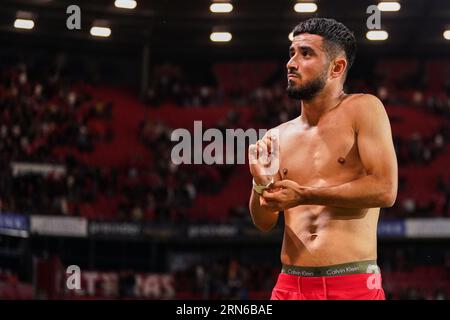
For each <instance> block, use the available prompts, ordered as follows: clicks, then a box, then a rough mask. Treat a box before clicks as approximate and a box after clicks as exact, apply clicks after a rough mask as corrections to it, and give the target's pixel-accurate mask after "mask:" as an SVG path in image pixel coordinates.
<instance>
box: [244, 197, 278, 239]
mask: <svg viewBox="0 0 450 320" xmlns="http://www.w3.org/2000/svg"><path fill="white" fill-rule="evenodd" d="M249 209H250V215H251V216H252V220H253V224H254V225H255V226H256V227H257V228H258V229H259V230H261V231H263V232H268V231H270V230H272V229H273V227H275V225H276V224H277V221H278V212H276V211H271V210H267V209H265V208H263V207H261V204H260V195H259V194H258V193H257V192H256V191H255V190H254V189H252V194H251V196H250V203H249Z"/></svg>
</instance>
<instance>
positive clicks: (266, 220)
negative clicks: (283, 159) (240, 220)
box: [248, 131, 281, 232]
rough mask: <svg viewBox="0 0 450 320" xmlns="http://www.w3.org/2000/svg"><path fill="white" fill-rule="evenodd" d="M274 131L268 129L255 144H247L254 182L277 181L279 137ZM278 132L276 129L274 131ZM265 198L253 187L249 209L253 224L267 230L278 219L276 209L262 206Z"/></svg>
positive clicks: (264, 183)
mask: <svg viewBox="0 0 450 320" xmlns="http://www.w3.org/2000/svg"><path fill="white" fill-rule="evenodd" d="M274 132H275V131H269V132H268V133H267V134H266V135H265V136H264V137H263V138H262V139H261V140H259V141H258V142H256V144H253V145H250V146H249V150H248V151H249V152H248V157H249V167H250V173H251V175H252V177H253V180H254V181H255V183H256V184H259V185H267V184H268V183H269V182H270V181H272V182H274V181H279V180H281V176H280V174H279V155H280V153H279V137H278V136H277V135H276V134H275V135H274ZM276 132H277V134H278V131H276ZM265 204H266V203H265V200H264V198H262V197H261V196H260V194H259V193H257V192H256V191H255V189H254V188H253V189H252V191H251V195H250V201H249V210H250V215H251V217H252V220H253V223H254V224H255V226H256V227H257V228H258V229H259V230H261V231H263V232H267V231H270V230H271V229H273V227H274V226H275V225H276V224H277V221H278V211H274V210H273V209H268V208H265V207H263V205H265Z"/></svg>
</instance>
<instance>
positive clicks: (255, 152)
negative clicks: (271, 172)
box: [248, 140, 271, 167]
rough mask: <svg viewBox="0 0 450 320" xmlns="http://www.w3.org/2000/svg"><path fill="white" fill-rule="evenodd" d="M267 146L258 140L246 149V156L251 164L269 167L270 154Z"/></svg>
mask: <svg viewBox="0 0 450 320" xmlns="http://www.w3.org/2000/svg"><path fill="white" fill-rule="evenodd" d="M268 150H269V147H268V146H267V144H266V143H265V142H264V141H262V140H258V141H257V142H256V143H255V144H251V145H250V146H249V148H248V156H249V160H250V161H251V162H250V163H251V164H260V165H262V166H265V167H268V166H270V161H271V157H270V153H269V151H268Z"/></svg>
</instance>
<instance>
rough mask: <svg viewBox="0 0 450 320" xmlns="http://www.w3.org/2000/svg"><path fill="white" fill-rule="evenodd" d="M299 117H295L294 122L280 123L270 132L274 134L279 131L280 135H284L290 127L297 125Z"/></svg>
mask: <svg viewBox="0 0 450 320" xmlns="http://www.w3.org/2000/svg"><path fill="white" fill-rule="evenodd" d="M299 117H300V116H298V117H295V118H294V119H292V120H289V121H286V122H283V123H280V124H279V125H278V126H276V127H273V128H272V129H269V132H274V131H278V132H279V133H283V132H284V131H285V130H286V129H288V128H289V127H291V126H293V125H295V123H296V122H298V118H299Z"/></svg>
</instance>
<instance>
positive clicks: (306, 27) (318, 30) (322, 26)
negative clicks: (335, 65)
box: [292, 18, 356, 74]
mask: <svg viewBox="0 0 450 320" xmlns="http://www.w3.org/2000/svg"><path fill="white" fill-rule="evenodd" d="M292 32H293V35H294V37H295V36H297V35H299V34H302V33H310V34H317V35H319V36H322V37H323V38H324V49H325V52H326V53H327V55H328V58H329V59H330V60H331V59H334V58H335V57H337V55H338V54H339V52H340V51H342V50H343V51H344V52H345V56H346V58H347V64H348V66H347V69H346V74H347V72H348V70H349V69H350V67H351V66H352V64H353V61H354V60H355V55H356V40H355V35H354V34H353V32H352V31H350V30H349V29H348V28H347V27H346V26H345V25H343V24H342V23H340V22H337V21H336V20H334V19H327V18H311V19H308V20H306V21H303V22H301V23H299V24H298V25H297V26H296V27H295V28H294V30H293V31H292Z"/></svg>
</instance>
